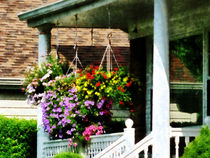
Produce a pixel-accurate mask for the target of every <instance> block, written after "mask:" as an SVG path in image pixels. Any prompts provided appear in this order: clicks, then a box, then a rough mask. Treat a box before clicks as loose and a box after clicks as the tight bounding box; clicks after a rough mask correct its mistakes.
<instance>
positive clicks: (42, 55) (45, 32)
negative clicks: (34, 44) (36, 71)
mask: <svg viewBox="0 0 210 158" xmlns="http://www.w3.org/2000/svg"><path fill="white" fill-rule="evenodd" d="M38 49H39V50H38V63H39V65H41V64H42V63H43V62H44V61H46V57H47V55H48V54H49V53H50V51H51V28H49V27H41V28H39V45H38Z"/></svg>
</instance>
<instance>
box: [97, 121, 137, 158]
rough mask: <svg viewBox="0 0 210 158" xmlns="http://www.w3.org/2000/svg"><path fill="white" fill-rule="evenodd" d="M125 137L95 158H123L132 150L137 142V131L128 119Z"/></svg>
mask: <svg viewBox="0 0 210 158" xmlns="http://www.w3.org/2000/svg"><path fill="white" fill-rule="evenodd" d="M125 125H126V128H125V129H124V133H123V136H122V137H120V138H119V139H118V140H117V141H116V142H114V143H113V144H111V145H110V146H108V147H107V148H105V149H104V150H103V151H102V152H100V153H99V154H98V155H96V156H95V157H94V158H122V155H123V154H125V153H126V152H128V151H129V150H131V149H132V148H133V146H134V142H135V129H134V128H132V126H133V121H132V120H131V119H127V120H126V122H125Z"/></svg>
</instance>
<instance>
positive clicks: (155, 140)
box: [19, 0, 210, 158]
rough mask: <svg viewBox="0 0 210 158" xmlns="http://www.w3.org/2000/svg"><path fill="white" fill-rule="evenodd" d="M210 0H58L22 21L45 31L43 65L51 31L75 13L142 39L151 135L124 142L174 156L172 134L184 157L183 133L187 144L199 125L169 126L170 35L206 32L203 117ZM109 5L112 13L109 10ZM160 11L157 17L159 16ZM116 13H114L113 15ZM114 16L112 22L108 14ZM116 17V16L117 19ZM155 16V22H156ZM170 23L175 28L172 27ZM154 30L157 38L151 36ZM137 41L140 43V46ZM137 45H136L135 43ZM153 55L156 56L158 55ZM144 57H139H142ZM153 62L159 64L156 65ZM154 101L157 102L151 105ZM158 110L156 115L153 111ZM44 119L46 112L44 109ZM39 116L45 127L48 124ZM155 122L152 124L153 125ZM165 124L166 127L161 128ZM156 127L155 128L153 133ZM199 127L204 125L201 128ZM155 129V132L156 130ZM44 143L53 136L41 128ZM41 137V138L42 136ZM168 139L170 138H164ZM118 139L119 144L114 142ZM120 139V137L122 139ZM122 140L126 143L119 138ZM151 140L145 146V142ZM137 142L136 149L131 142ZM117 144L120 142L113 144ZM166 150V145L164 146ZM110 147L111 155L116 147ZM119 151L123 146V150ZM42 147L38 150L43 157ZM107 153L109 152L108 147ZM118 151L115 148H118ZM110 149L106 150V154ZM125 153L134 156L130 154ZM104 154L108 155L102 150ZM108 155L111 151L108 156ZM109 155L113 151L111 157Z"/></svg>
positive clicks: (85, 22)
mask: <svg viewBox="0 0 210 158" xmlns="http://www.w3.org/2000/svg"><path fill="white" fill-rule="evenodd" d="M209 6H210V3H209V2H198V1H195V0H188V1H185V2H180V3H177V2H176V1H170V2H169V1H166V0H155V1H154V2H153V1H147V0H142V1H135V0H132V1H128V0H123V1H118V0H116V1H115V0H108V1H103V0H100V1H95V0H93V1H86V0H84V1H82V0H78V1H70V0H69V1H58V2H56V3H53V4H51V5H48V6H44V7H40V8H37V9H34V10H32V11H29V12H25V13H21V14H19V19H20V20H27V22H28V25H29V27H34V28H38V29H39V31H40V34H39V64H41V63H42V62H43V61H45V57H46V56H47V54H48V53H49V52H50V36H51V34H50V31H51V29H52V28H53V27H58V28H59V27H74V15H76V14H77V16H78V26H79V27H95V28H97V27H107V26H108V27H110V28H120V29H122V30H124V31H126V32H128V33H129V36H130V40H132V39H138V38H141V39H143V40H144V41H145V45H146V46H145V45H144V46H143V47H146V52H147V53H146V54H145V56H146V59H145V60H146V61H145V62H146V63H147V67H146V73H145V80H146V81H145V82H146V86H145V87H146V131H147V134H148V136H146V137H145V138H144V139H142V140H141V141H140V142H139V143H137V144H136V145H134V142H130V143H131V144H129V143H128V142H126V143H125V142H124V141H123V138H122V139H119V140H120V142H124V143H122V146H120V148H121V147H123V148H122V149H125V148H128V150H130V151H135V152H133V153H132V154H134V156H136V155H138V154H139V153H141V152H142V151H144V152H143V154H144V155H145V157H148V154H147V152H148V151H150V150H151V149H150V148H149V146H151V145H152V153H153V157H154V158H168V157H169V155H170V138H171V137H173V138H174V139H175V143H174V144H175V145H174V147H176V149H175V150H174V151H175V154H174V155H176V157H178V156H179V150H178V149H179V148H178V144H179V137H180V136H186V137H187V138H186V144H187V143H188V142H189V141H188V140H189V136H190V137H191V136H192V137H194V136H196V135H197V134H194V133H193V134H190V133H191V132H192V131H194V130H193V129H180V128H177V129H173V128H171V127H170V125H169V122H170V121H169V117H170V113H169V111H170V86H169V85H170V84H169V39H178V38H183V37H189V36H192V35H198V34H202V37H203V86H202V90H203V99H202V100H203V110H202V113H203V114H202V117H203V118H202V120H203V124H204V120H206V119H207V118H208V116H209V112H208V111H209V108H208V107H209V105H208V103H207V96H208V95H207V93H208V89H209V88H208V84H207V83H208V80H209V74H208V69H209V68H208V49H209V33H208V27H209V26H210V24H209V21H210V20H209V17H208V16H207V15H208V14H209V9H208V7H209ZM107 8H108V9H109V11H110V13H111V15H109V14H107ZM153 15H154V17H153ZM109 16H110V17H109ZM109 18H110V19H112V21H110V22H108V23H109V25H107V21H109V20H108V19H109ZM113 19H114V20H113ZM153 20H154V27H153ZM168 26H169V27H168ZM152 34H153V38H152V37H151V35H152ZM135 46H137V45H135ZM134 49H135V47H134ZM152 56H153V57H152ZM136 62H138V61H136ZM152 63H153V64H152ZM151 102H152V104H151ZM151 111H152V115H150V112H151ZM39 118H41V112H39ZM38 120H39V123H38V124H39V127H40V129H41V126H42V123H41V119H38ZM151 122H152V125H151ZM160 127H161V128H160ZM151 131H152V132H151ZM196 131H197V132H198V130H196ZM150 132H151V133H150ZM38 135H39V136H40V137H38V146H43V145H42V144H43V141H45V140H46V141H47V139H46V137H45V134H44V131H43V129H41V130H40V131H39V132H38ZM39 138H40V139H39ZM163 142H164V143H163ZM113 144H115V143H113ZM116 144H118V142H117V143H116ZM119 144H121V143H119ZM144 144H145V145H144ZM125 146H130V147H131V146H132V148H129V147H125ZM110 148H114V149H115V147H110ZM116 148H119V146H118V147H116ZM162 149H165V150H162ZM106 150H108V151H109V152H108V153H109V154H111V155H112V154H113V151H111V150H109V149H106ZM118 151H119V150H118ZM41 153H42V151H38V155H39V156H38V157H40V155H41ZM102 153H103V152H102ZM114 153H115V151H114ZM104 154H105V153H104ZM121 154H125V155H124V156H123V157H126V156H127V157H130V156H131V155H129V153H127V155H126V153H125V152H124V153H122V152H121V153H118V154H117V155H119V157H120V155H121ZM102 155H103V154H102ZM103 156H105V155H103ZM107 157H108V156H107Z"/></svg>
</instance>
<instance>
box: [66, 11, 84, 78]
mask: <svg viewBox="0 0 210 158" xmlns="http://www.w3.org/2000/svg"><path fill="white" fill-rule="evenodd" d="M75 21H76V25H75V42H74V52H75V57H74V59H73V61H72V63H71V65H70V66H69V68H68V70H67V72H66V74H68V73H69V70H70V68H71V67H73V72H74V73H75V78H76V77H77V68H78V63H79V64H80V66H81V67H82V68H83V66H82V63H81V61H80V59H79V57H78V49H79V48H78V45H77V42H78V37H77V21H78V17H77V15H75ZM74 62H75V64H74ZM73 64H74V66H73Z"/></svg>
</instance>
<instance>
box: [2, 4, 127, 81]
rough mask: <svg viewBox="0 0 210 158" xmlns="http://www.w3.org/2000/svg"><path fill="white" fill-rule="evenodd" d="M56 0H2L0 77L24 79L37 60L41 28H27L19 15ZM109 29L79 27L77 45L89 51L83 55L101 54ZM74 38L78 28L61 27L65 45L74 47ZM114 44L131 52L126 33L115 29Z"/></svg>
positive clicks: (61, 35)
mask: <svg viewBox="0 0 210 158" xmlns="http://www.w3.org/2000/svg"><path fill="white" fill-rule="evenodd" d="M55 1H57V0H1V1H0V78H21V77H23V76H24V75H23V74H24V71H25V70H26V69H27V67H29V66H32V65H34V64H36V63H37V54H38V53H37V50H38V48H37V46H38V30H37V29H33V28H28V27H27V24H26V23H25V22H22V21H19V19H18V17H17V14H18V13H20V12H24V11H28V10H30V9H32V8H36V7H39V6H42V5H45V4H47V3H51V2H55ZM56 30H57V29H53V30H52V45H56V34H57V31H56ZM109 31H110V30H106V29H93V30H91V29H78V45H79V46H82V49H81V50H84V51H86V53H83V54H84V56H86V55H87V54H88V56H87V57H83V58H86V59H87V60H88V61H91V59H90V57H91V56H94V55H93V54H95V53H96V52H100V53H102V48H103V47H101V46H106V44H107V40H106V36H107V33H108V32H109ZM91 32H93V33H91ZM74 39H75V29H59V43H60V45H63V46H64V48H66V47H67V46H72V45H73V44H74ZM112 43H113V46H114V47H119V49H118V48H115V50H116V51H117V52H118V53H119V52H120V53H121V52H126V53H128V47H129V41H128V37H127V34H126V33H124V32H122V31H120V30H114V32H113V38H112ZM85 46H87V49H85ZM93 46H96V47H95V48H94V47H93ZM53 48H54V47H53ZM124 48H125V51H124V50H123V49H124ZM97 49H99V50H98V51H97ZM89 53H90V54H89ZM91 54H92V55H91ZM120 60H121V59H120ZM125 60H127V57H125ZM94 62H95V61H94Z"/></svg>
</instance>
